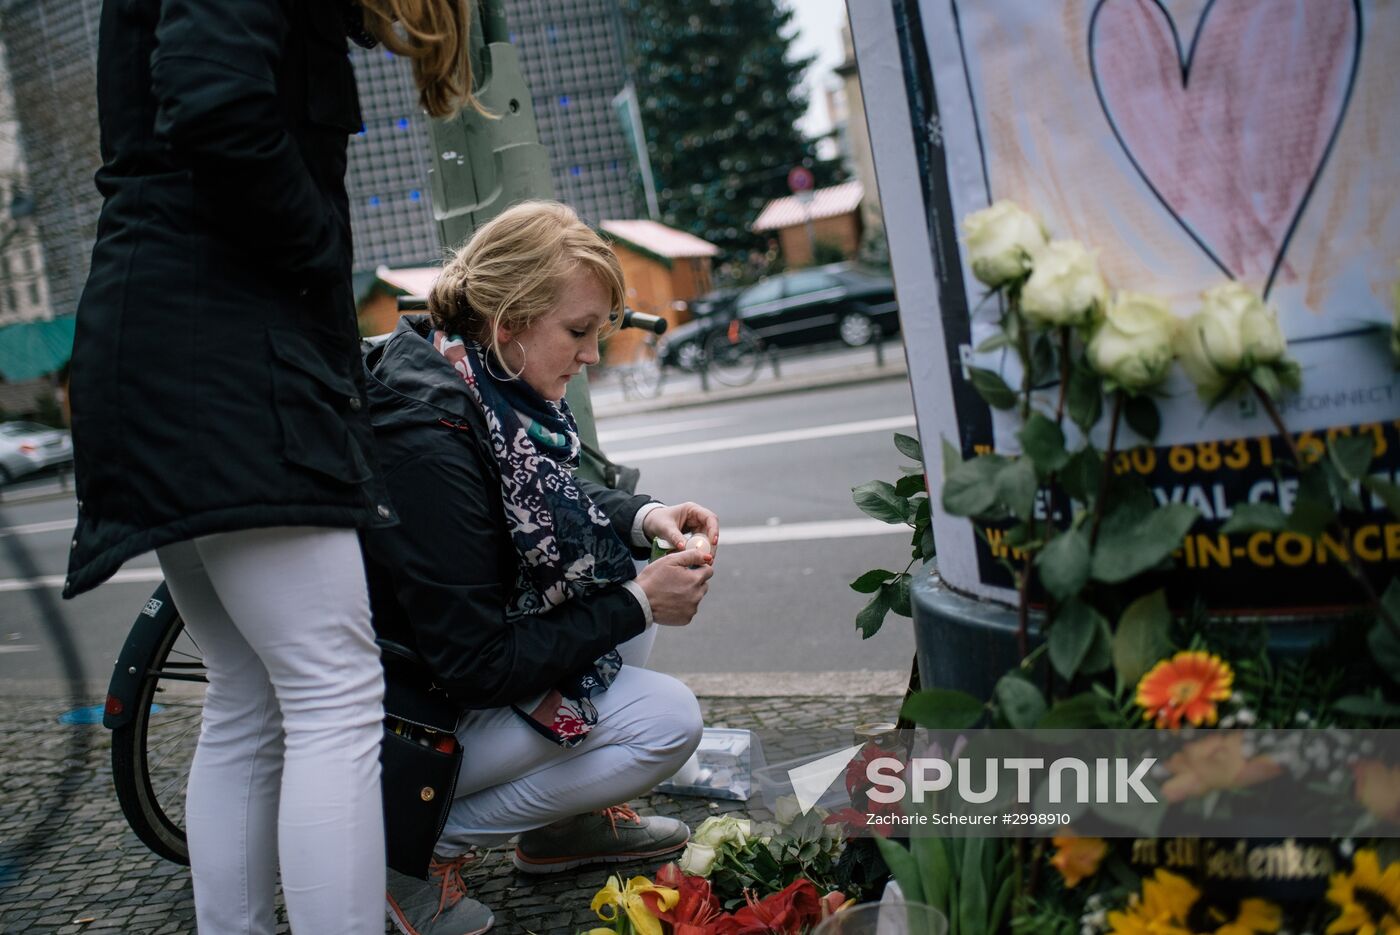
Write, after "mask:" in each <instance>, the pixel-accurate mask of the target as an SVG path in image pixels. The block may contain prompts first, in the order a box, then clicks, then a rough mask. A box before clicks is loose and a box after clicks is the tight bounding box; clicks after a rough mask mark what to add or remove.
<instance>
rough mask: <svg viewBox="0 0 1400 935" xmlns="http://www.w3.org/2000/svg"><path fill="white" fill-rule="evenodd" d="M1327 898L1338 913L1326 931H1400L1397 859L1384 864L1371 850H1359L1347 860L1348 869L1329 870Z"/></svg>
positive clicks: (1387, 934)
mask: <svg viewBox="0 0 1400 935" xmlns="http://www.w3.org/2000/svg"><path fill="white" fill-rule="evenodd" d="M1327 899H1328V900H1329V901H1330V902H1332V903H1334V904H1336V905H1337V906H1340V907H1341V910H1342V914H1341V915H1339V916H1337V918H1336V919H1335V920H1334V921H1333V922H1332V924H1331V925H1329V926H1327V935H1341V933H1344V932H1356V933H1357V935H1395V933H1397V932H1400V862H1394V863H1390V864H1387V865H1386V868H1385V872H1384V873H1382V872H1381V867H1380V861H1379V859H1378V858H1377V857H1376V852H1375V851H1373V850H1361V851H1357V852H1356V856H1355V857H1354V858H1352V861H1351V873H1334V874H1332V883H1331V886H1329V887H1328V889H1327Z"/></svg>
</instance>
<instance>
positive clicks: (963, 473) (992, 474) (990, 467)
mask: <svg viewBox="0 0 1400 935" xmlns="http://www.w3.org/2000/svg"><path fill="white" fill-rule="evenodd" d="M1005 464H1006V459H1005V458H1003V457H1002V456H1001V455H981V456H979V457H976V458H973V459H972V460H971V461H964V462H962V463H961V464H959V465H958V466H957V467H955V468H954V469H953V470H952V472H951V473H950V474H949V475H948V479H947V480H945V481H944V482H943V509H944V510H945V511H947V512H948V513H951V514H952V515H954V516H978V515H980V514H982V513H985V512H987V511H988V510H989V509H991V508H992V507H993V506H994V505H995V504H996V502H997V492H996V477H997V474H998V473H999V472H1000V471H1001V469H1002V467H1003V466H1004V465H1005ZM901 518H902V517H901Z"/></svg>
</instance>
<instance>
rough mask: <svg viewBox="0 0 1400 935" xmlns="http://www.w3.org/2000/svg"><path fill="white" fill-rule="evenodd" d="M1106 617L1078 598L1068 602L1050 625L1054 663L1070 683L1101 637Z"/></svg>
mask: <svg viewBox="0 0 1400 935" xmlns="http://www.w3.org/2000/svg"><path fill="white" fill-rule="evenodd" d="M1101 620H1103V617H1102V616H1101V615H1100V614H1099V612H1098V611H1097V610H1095V609H1094V608H1092V607H1090V606H1089V605H1088V604H1086V603H1084V602H1083V601H1081V600H1079V599H1078V598H1075V599H1074V600H1070V601H1066V602H1065V604H1064V606H1062V607H1061V608H1060V612H1059V613H1058V614H1056V615H1055V622H1054V623H1052V624H1051V625H1050V638H1049V641H1048V642H1049V644H1050V664H1051V665H1052V666H1054V667H1055V671H1056V672H1058V673H1060V677H1061V678H1063V679H1065V680H1066V681H1068V680H1069V679H1072V678H1074V674H1075V673H1076V672H1078V671H1079V664H1080V663H1082V662H1083V661H1084V655H1085V653H1087V652H1088V651H1089V647H1090V645H1092V644H1093V642H1094V637H1095V636H1097V631H1098V628H1099V625H1100V621H1101Z"/></svg>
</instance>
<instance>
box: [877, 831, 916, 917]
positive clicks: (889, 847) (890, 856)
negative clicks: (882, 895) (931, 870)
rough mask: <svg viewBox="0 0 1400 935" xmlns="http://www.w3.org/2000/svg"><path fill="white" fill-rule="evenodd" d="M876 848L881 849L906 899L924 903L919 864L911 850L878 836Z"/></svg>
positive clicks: (881, 854) (881, 853)
mask: <svg viewBox="0 0 1400 935" xmlns="http://www.w3.org/2000/svg"><path fill="white" fill-rule="evenodd" d="M875 846H876V847H878V848H879V849H880V856H881V857H883V858H884V860H885V866H886V867H889V868H890V873H891V874H893V875H894V878H895V880H896V881H897V882H898V883H899V889H900V892H902V893H903V894H904V898H905V899H907V900H908V901H909V902H913V903H918V902H923V900H924V883H923V879H922V877H921V876H920V874H919V864H918V862H917V861H915V860H914V855H913V854H912V853H910V852H909V849H908V848H906V847H904V846H903V845H901V844H897V843H895V842H894V841H891V840H889V839H888V838H882V837H880V836H879V835H878V834H877V835H875Z"/></svg>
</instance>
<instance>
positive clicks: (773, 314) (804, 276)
mask: <svg viewBox="0 0 1400 935" xmlns="http://www.w3.org/2000/svg"><path fill="white" fill-rule="evenodd" d="M692 311H694V312H695V313H697V314H696V318H695V319H694V320H692V321H688V322H686V323H685V324H683V325H679V326H677V327H675V328H672V329H671V330H670V331H668V332H667V333H666V334H665V335H663V336H662V338H661V342H660V344H659V345H658V347H657V353H658V355H659V357H660V359H661V362H662V363H664V364H669V365H671V366H675V367H680V368H681V369H683V370H694V369H695V367H696V366H697V364H698V363H699V358H700V350H701V348H703V347H704V346H705V340H706V338H708V337H709V335H710V334H712V333H713V332H715V331H717V330H719V329H721V328H724V327H727V326H728V324H729V322H730V321H731V320H732V319H733V318H735V317H738V318H739V319H740V320H742V321H743V322H744V324H745V325H747V326H748V327H749V328H750V329H752V330H753V332H754V333H755V334H757V335H758V337H759V338H760V339H761V340H762V341H763V343H764V345H765V346H768V347H796V346H800V345H806V344H821V343H824V342H828V341H841V342H842V343H843V344H845V345H847V346H848V347H861V346H863V345H866V344H869V343H870V342H871V341H874V340H876V339H878V338H883V337H887V336H889V335H893V334H898V333H899V315H898V308H897V306H896V305H895V299H894V282H893V281H892V280H891V279H890V278H889V277H888V276H884V275H881V274H879V273H876V272H873V271H871V270H867V269H862V268H860V267H857V266H854V265H852V264H849V263H836V264H833V265H830V266H817V267H808V268H806V269H797V270H792V271H790V272H786V273H780V274H778V275H777V276H770V277H768V278H767V279H765V280H763V281H762V282H759V283H755V284H754V285H752V286H749V287H748V288H747V289H744V290H743V291H742V292H739V293H738V294H737V295H735V296H733V297H732V299H731V298H730V297H728V296H717V297H716V296H714V294H711V296H705V297H702V298H701V299H697V300H696V301H695V302H694V303H692Z"/></svg>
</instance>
